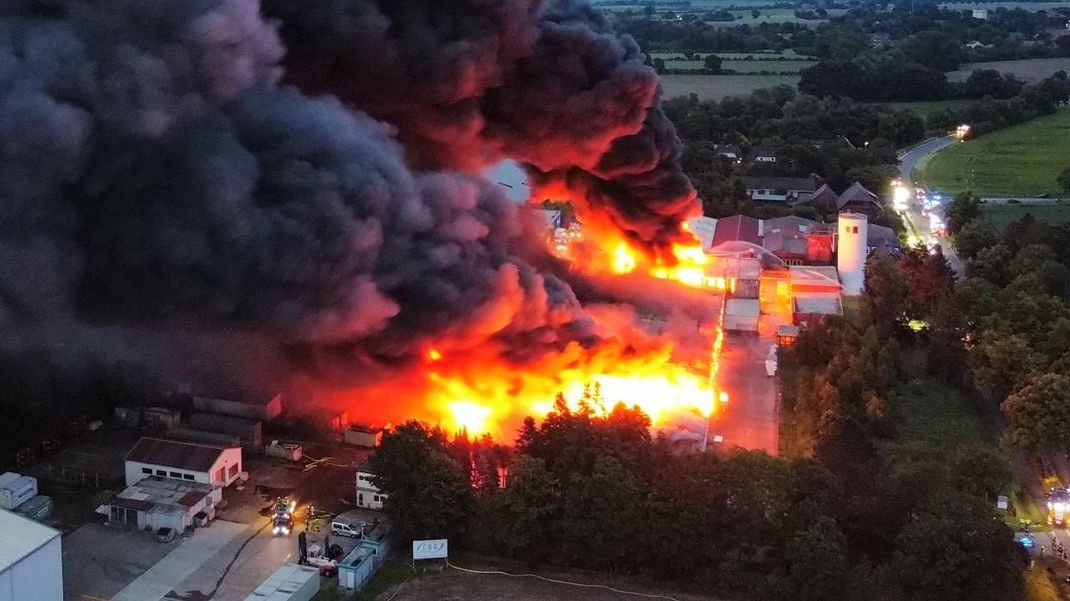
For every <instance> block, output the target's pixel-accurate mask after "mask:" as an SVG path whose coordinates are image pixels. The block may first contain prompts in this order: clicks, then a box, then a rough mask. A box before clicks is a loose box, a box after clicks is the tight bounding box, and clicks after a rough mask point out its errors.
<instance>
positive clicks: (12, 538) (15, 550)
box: [0, 509, 59, 572]
mask: <svg viewBox="0 0 1070 601" xmlns="http://www.w3.org/2000/svg"><path fill="white" fill-rule="evenodd" d="M0 532H3V533H4V534H3V536H0V572H3V571H4V570H6V569H7V568H9V567H11V566H13V565H15V564H16V563H18V562H20V561H22V559H23V558H25V557H26V556H27V555H29V554H31V553H33V552H34V551H36V550H37V549H40V548H41V547H42V546H44V545H45V544H46V543H48V542H49V541H50V540H52V539H54V538H56V537H57V536H59V532H57V531H55V530H53V529H51V528H49V527H48V526H45V525H44V524H41V523H38V522H35V521H33V520H30V519H26V518H24V517H22V516H20V515H15V514H14V513H11V512H10V511H7V510H5V509H0Z"/></svg>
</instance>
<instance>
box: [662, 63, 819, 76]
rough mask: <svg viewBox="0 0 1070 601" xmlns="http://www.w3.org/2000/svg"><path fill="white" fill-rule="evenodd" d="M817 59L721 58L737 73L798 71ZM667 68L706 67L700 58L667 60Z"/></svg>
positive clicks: (697, 68) (727, 68)
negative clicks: (763, 59)
mask: <svg viewBox="0 0 1070 601" xmlns="http://www.w3.org/2000/svg"><path fill="white" fill-rule="evenodd" d="M816 64H817V62H816V61H808V60H791V61H788V60H784V61H779V60H778V61H770V60H765V61H762V60H749V61H748V60H725V59H722V60H721V68H722V69H725V70H731V71H735V72H736V73H739V74H743V73H760V72H762V71H765V72H774V73H789V72H790V73H798V72H799V71H802V70H803V69H806V68H807V67H813V66H814V65H816ZM665 68H666V69H687V70H701V69H703V68H705V64H703V62H702V61H700V60H695V61H687V60H684V61H681V60H667V61H665Z"/></svg>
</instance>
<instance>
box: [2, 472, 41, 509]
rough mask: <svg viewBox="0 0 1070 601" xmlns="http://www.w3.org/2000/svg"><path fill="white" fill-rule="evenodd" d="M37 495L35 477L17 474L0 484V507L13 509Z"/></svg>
mask: <svg viewBox="0 0 1070 601" xmlns="http://www.w3.org/2000/svg"><path fill="white" fill-rule="evenodd" d="M36 496H37V478H34V477H33V476H19V477H18V478H16V479H14V480H10V481H8V483H7V484H4V485H3V486H0V509H15V508H16V507H18V506H19V505H22V504H23V503H25V502H26V501H29V500H30V499H32V498H34V497H36Z"/></svg>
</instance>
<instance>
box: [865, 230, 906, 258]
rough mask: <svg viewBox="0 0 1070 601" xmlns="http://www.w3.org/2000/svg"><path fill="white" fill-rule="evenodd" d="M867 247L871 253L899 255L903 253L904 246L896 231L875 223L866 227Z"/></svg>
mask: <svg viewBox="0 0 1070 601" xmlns="http://www.w3.org/2000/svg"><path fill="white" fill-rule="evenodd" d="M866 246H868V247H869V252H874V251H876V252H888V253H899V252H900V251H902V245H901V244H900V242H899V236H897V235H896V233H895V230H893V229H892V228H890V227H885V226H883V225H876V224H873V223H870V224H869V225H868V226H867V227H866Z"/></svg>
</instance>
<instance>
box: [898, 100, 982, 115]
mask: <svg viewBox="0 0 1070 601" xmlns="http://www.w3.org/2000/svg"><path fill="white" fill-rule="evenodd" d="M970 102H972V101H971V100H926V101H920V102H884V103H882V104H884V106H887V107H890V108H893V109H896V110H901V109H910V110H912V111H915V112H917V113H918V114H919V115H921V116H922V117H928V116H929V115H930V114H932V113H934V112H936V111H940V110H943V109H947V108H953V107H960V106H964V105H967V104H969V103H970Z"/></svg>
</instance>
